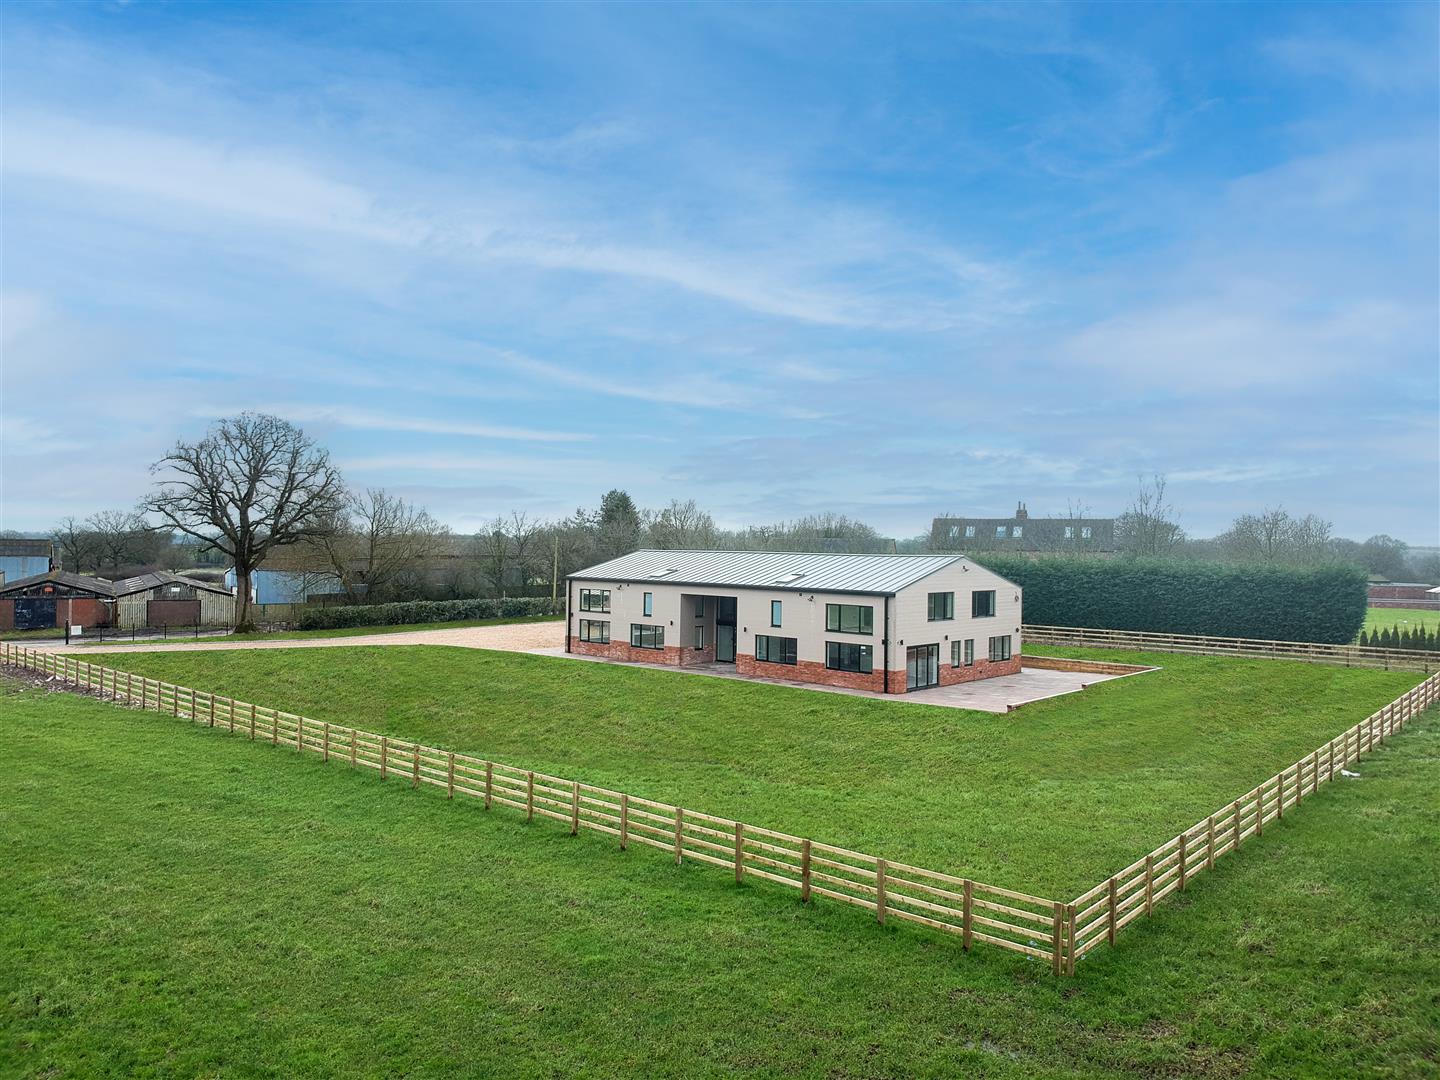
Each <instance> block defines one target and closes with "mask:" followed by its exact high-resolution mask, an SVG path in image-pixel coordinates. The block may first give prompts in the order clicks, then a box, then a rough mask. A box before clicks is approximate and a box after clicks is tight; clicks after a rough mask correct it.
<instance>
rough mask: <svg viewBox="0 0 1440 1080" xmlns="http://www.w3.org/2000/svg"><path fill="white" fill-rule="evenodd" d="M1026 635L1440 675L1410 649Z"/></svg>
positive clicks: (1082, 631)
mask: <svg viewBox="0 0 1440 1080" xmlns="http://www.w3.org/2000/svg"><path fill="white" fill-rule="evenodd" d="M1021 632H1022V634H1023V638H1024V641H1025V644H1027V645H1073V646H1081V647H1085V646H1088V647H1092V648H1100V649H1135V650H1137V651H1142V652H1173V653H1193V654H1197V655H1202V656H1250V657H1261V658H1268V659H1282V660H1304V661H1308V662H1309V663H1312V664H1343V665H1344V666H1346V667H1369V668H1383V669H1385V670H1386V671H1418V672H1423V673H1425V674H1427V675H1428V674H1430V673H1431V672H1434V671H1440V654H1436V653H1426V652H1418V651H1413V650H1410V649H1377V648H1372V647H1370V646H1368V645H1325V644H1322V643H1319V642H1313V641H1264V640H1261V639H1259V638H1231V637H1213V636H1209V635H1204V634H1152V633H1148V632H1146V631H1141V630H1096V629H1093V628H1090V627H1084V626H1029V625H1026V626H1024V627H1022V629H1021Z"/></svg>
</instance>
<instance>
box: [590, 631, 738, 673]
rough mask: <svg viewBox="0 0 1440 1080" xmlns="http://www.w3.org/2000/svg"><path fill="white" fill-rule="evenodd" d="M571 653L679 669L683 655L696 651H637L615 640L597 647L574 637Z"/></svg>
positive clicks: (676, 648)
mask: <svg viewBox="0 0 1440 1080" xmlns="http://www.w3.org/2000/svg"><path fill="white" fill-rule="evenodd" d="M666 636H667V637H668V636H669V635H666ZM570 651H571V652H572V653H578V654H579V655H581V656H603V657H605V658H606V659H607V660H624V661H626V662H627V663H631V664H674V665H675V666H677V667H678V666H679V665H680V664H681V663H682V662H683V661H682V659H681V654H682V653H683V652H687V651H688V652H693V651H694V650H693V649H690V650H684V649H681V648H680V647H679V646H678V645H666V646H665V648H663V649H637V648H635V646H633V645H631V644H630V642H628V641H616V640H614V639H613V638H612V639H611V641H610V644H609V645H596V644H595V643H594V642H590V641H581V640H580V639H579V638H578V637H572V638H571V639H570ZM711 659H714V657H713V656H712V657H711ZM691 662H692V663H693V662H694V661H691Z"/></svg>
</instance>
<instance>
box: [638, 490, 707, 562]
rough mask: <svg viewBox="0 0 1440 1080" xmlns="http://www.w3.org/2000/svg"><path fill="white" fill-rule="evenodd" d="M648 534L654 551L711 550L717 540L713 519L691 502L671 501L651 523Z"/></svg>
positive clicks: (687, 500) (691, 500)
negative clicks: (658, 549)
mask: <svg viewBox="0 0 1440 1080" xmlns="http://www.w3.org/2000/svg"><path fill="white" fill-rule="evenodd" d="M649 532H650V543H651V544H652V545H653V546H655V547H657V548H676V549H680V548H685V549H691V550H704V549H707V548H713V547H714V546H715V544H716V542H717V540H718V537H719V532H718V530H717V529H716V528H715V519H714V518H712V517H711V516H710V515H709V514H707V513H706V512H705V511H704V510H701V509H700V507H699V506H697V505H696V504H695V500H694V499H686V500H685V501H684V502H681V501H680V500H679V499H671V500H670V504H669V505H668V506H666V507H665V509H663V510H661V511H660V513H659V514H657V515H656V516H655V519H654V520H653V521H652V522H651V523H650V529H649Z"/></svg>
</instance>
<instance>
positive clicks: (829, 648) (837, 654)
mask: <svg viewBox="0 0 1440 1080" xmlns="http://www.w3.org/2000/svg"><path fill="white" fill-rule="evenodd" d="M866 610H869V609H866ZM874 656H875V647H874V646H873V645H857V644H855V643H854V642H850V641H827V642H826V643H825V666H826V667H827V668H829V669H830V670H831V671H858V672H861V673H862V674H865V675H869V674H870V673H871V672H872V671H874V670H875V661H874Z"/></svg>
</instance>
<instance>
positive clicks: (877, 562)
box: [569, 548, 964, 593]
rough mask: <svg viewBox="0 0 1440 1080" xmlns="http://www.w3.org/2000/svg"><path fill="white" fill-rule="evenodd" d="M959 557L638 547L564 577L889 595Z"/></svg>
mask: <svg viewBox="0 0 1440 1080" xmlns="http://www.w3.org/2000/svg"><path fill="white" fill-rule="evenodd" d="M963 559H964V556H963V555H836V554H829V553H817V552H799V551H674V550H668V549H658V548H642V549H641V550H639V551H632V552H631V553H630V554H628V555H621V556H620V557H619V558H616V559H610V560H609V561H607V562H602V563H597V564H596V565H594V566H591V567H588V568H586V569H584V570H580V571H577V572H576V573H574V574H571V575H569V576H570V577H572V578H593V579H599V580H603V581H632V582H641V581H654V582H661V583H664V584H667V585H699V586H705V587H720V588H737V589H794V590H796V591H802V590H803V591H805V592H810V591H816V592H855V593H894V592H898V591H899V590H900V589H903V588H904V587H905V586H907V585H909V584H911V583H913V582H916V581H919V580H920V579H921V578H923V577H927V576H929V575H930V574H933V573H934V572H935V571H936V570H939V569H940V568H941V567H944V566H948V565H950V564H951V563H953V562H959V561H962V560H963Z"/></svg>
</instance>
